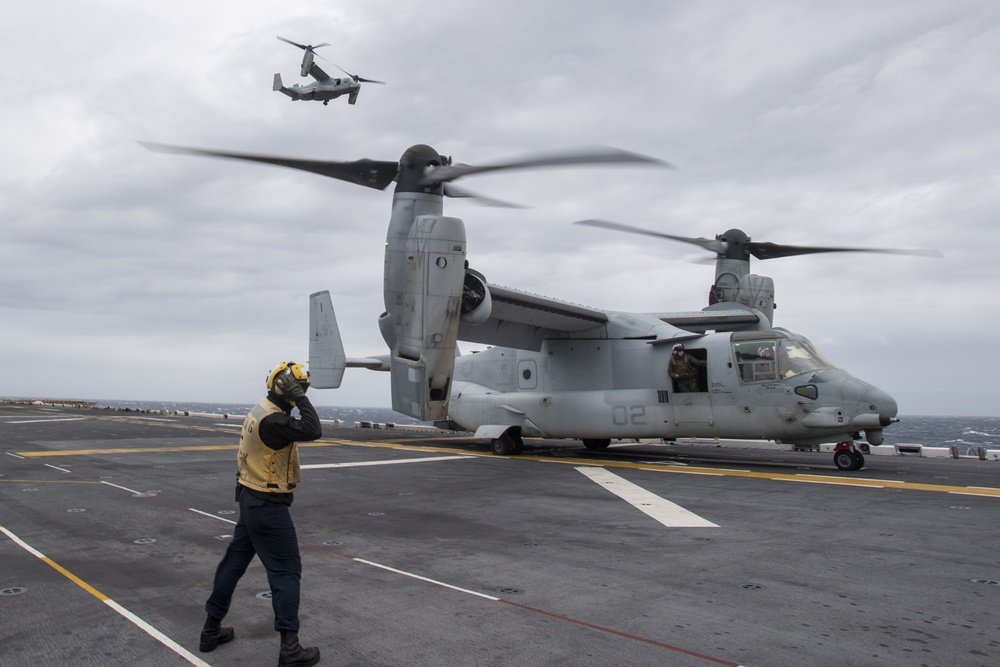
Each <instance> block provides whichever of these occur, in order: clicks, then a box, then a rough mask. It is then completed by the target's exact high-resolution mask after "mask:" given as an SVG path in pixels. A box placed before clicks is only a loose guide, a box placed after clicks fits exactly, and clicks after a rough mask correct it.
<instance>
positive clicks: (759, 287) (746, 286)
mask: <svg viewBox="0 0 1000 667" xmlns="http://www.w3.org/2000/svg"><path fill="white" fill-rule="evenodd" d="M720 302H728V303H739V304H742V305H744V306H748V307H750V308H753V309H754V310H758V311H760V312H761V313H763V314H764V315H765V316H766V317H767V320H768V322H769V323H770V322H774V280H773V279H772V278H770V277H768V276H758V275H756V274H754V273H750V274H745V275H743V276H739V277H737V273H736V272H730V271H722V272H720V273H719V275H717V276H716V279H715V284H714V285H712V289H711V291H710V292H709V295H708V304H709V305H710V306H711V305H714V304H716V303H720Z"/></svg>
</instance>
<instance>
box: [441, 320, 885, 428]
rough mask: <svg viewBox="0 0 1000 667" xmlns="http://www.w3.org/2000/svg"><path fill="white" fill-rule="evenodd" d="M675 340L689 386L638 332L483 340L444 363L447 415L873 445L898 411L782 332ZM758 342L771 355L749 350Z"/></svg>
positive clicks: (489, 421)
mask: <svg viewBox="0 0 1000 667" xmlns="http://www.w3.org/2000/svg"><path fill="white" fill-rule="evenodd" d="M631 317H633V318H634V317H635V316H634V315H633V316H631ZM685 346H686V347H687V349H688V352H687V353H688V354H691V355H693V356H695V357H696V358H700V359H702V360H704V361H706V362H707V363H706V366H705V367H704V368H702V369H701V376H700V378H699V387H698V388H699V390H700V391H696V392H680V391H677V389H676V387H674V386H673V382H672V381H671V380H670V378H669V377H668V375H667V363H668V360H669V357H670V354H671V345H669V344H651V342H650V341H648V340H620V339H617V340H616V339H613V340H608V339H599V338H594V339H563V340H547V341H545V342H544V343H543V345H542V349H541V350H540V351H537V352H535V351H530V350H521V349H511V348H501V347H494V348H490V349H488V350H486V351H483V352H479V353H475V354H469V355H464V356H462V357H461V358H459V359H458V360H457V362H456V365H455V383H454V386H453V389H452V396H451V403H450V406H449V417H450V418H451V419H452V420H453V421H454V422H456V423H458V424H459V425H461V426H462V427H463V428H466V429H468V430H471V431H477V432H479V434H480V435H483V436H491V437H497V436H498V434H499V433H500V432H502V431H503V429H504V427H511V426H516V427H519V428H520V432H521V434H522V435H525V436H539V437H557V438H578V439H594V440H597V439H606V438H610V439H616V438H677V437H720V438H741V439H755V438H759V439H766V440H777V441H780V442H787V443H794V444H817V443H821V442H842V441H851V440H852V438H853V437H855V436H857V435H858V433H859V431H866V435H867V436H868V440H869V442H872V444H879V443H880V442H881V435H882V431H881V429H882V428H883V427H884V426H887V425H888V424H889V423H891V420H892V419H893V418H894V417H895V416H896V413H897V406H896V402H895V401H894V400H893V399H892V397H891V396H889V395H888V394H887V393H886V392H884V391H882V390H880V389H878V388H876V387H874V386H872V385H870V384H868V383H866V382H863V381H861V380H858V379H857V378H855V377H853V376H852V375H851V374H849V373H847V372H846V371H844V370H842V369H839V368H836V367H833V366H832V365H831V364H829V362H827V361H826V360H825V359H823V358H822V357H821V356H820V355H819V354H818V353H817V352H815V348H813V347H812V345H811V344H810V343H809V342H808V341H807V340H805V339H804V338H802V337H801V336H797V335H795V334H791V333H790V332H787V331H783V330H780V329H777V330H765V331H754V332H740V333H731V332H727V333H713V334H706V335H704V336H701V337H699V338H695V339H692V340H689V341H685ZM765 347H766V348H768V349H770V350H772V352H774V353H775V356H774V357H773V358H771V359H761V358H758V357H756V351H757V350H760V349H763V348H765Z"/></svg>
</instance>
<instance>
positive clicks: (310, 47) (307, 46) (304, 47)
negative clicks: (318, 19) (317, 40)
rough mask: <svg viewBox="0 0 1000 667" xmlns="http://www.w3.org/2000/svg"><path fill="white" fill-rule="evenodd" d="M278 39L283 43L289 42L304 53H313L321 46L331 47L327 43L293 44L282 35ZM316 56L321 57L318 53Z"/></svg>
mask: <svg viewBox="0 0 1000 667" xmlns="http://www.w3.org/2000/svg"><path fill="white" fill-rule="evenodd" d="M277 37H278V39H280V40H281V41H283V42H287V43H288V44H291V45H292V46H297V47H299V48H300V49H302V50H303V51H312V50H313V49H318V48H319V47H321V46H330V45H329V44H327V43H326V42H323V43H322V44H316V45H313V44H299V43H298V42H293V41H292V40H290V39H285V38H284V37H282V36H281V35H277ZM316 55H319V54H318V53H317V54H316Z"/></svg>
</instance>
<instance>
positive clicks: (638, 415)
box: [611, 405, 646, 426]
mask: <svg viewBox="0 0 1000 667" xmlns="http://www.w3.org/2000/svg"><path fill="white" fill-rule="evenodd" d="M611 423H612V424H614V425H615V426H628V425H629V424H631V425H632V426H645V425H646V406H645V405H616V406H614V407H612V408H611Z"/></svg>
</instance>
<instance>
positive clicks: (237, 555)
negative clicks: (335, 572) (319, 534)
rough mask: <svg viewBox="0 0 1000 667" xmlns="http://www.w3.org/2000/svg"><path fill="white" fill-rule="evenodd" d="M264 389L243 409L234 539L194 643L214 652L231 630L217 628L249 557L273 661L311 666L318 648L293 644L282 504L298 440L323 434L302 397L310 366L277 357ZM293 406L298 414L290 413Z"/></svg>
mask: <svg viewBox="0 0 1000 667" xmlns="http://www.w3.org/2000/svg"><path fill="white" fill-rule="evenodd" d="M266 384H267V396H266V397H265V398H264V399H262V400H261V401H260V403H258V404H257V405H256V406H254V408H253V409H252V410H250V412H249V413H248V414H247V416H246V419H245V420H244V421H243V431H242V432H241V433H240V451H239V454H238V455H237V458H236V464H237V468H238V472H237V483H236V500H237V501H238V502H239V504H240V518H239V521H237V522H236V527H235V528H234V529H233V539H232V541H231V542H230V543H229V547H228V548H227V549H226V554H225V555H224V556H223V557H222V561H220V562H219V566H218V568H217V569H216V571H215V580H214V584H213V587H212V595H211V596H210V597H209V598H208V601H207V602H205V611H206V612H208V618H207V619H206V620H205V627H204V628H203V629H202V631H201V642H200V644H199V649H200V650H202V651H214V650H215V649H216V647H218V646H219V645H221V644H225V643H227V642H230V641H232V640H233V638H234V637H235V636H236V635H235V632H234V631H233V629H232V628H231V627H225V628H224V627H222V619H223V618H225V616H226V613H227V612H228V611H229V604H230V602H232V599H233V591H235V590H236V584H237V583H238V582H239V580H240V578H241V577H242V576H243V573H244V572H246V569H247V566H249V565H250V561H252V560H253V557H254V556H259V557H260V561H261V563H263V564H264V568H265V569H266V570H267V581H268V584H269V585H270V587H271V606H272V608H273V609H274V629H275V630H276V631H277V632H279V633H281V648H280V652H279V653H278V665H279V667H310V666H311V665H315V664H316V663H317V662H319V649H318V648H315V647H313V648H303V647H302V646H301V645H300V644H299V585H300V579H301V575H302V559H301V558H300V556H299V543H298V538H297V537H296V535H295V525H294V524H293V523H292V516H291V513H290V512H289V508H290V507H291V505H292V492H293V490H294V489H295V487H296V486H297V485H298V483H299V476H300V469H299V450H298V447H297V445H296V443H298V442H303V441H309V440H318V439H319V438H321V437H322V436H323V431H322V427H321V426H320V422H319V415H317V414H316V409H315V408H314V407H313V405H312V403H311V402H310V401H309V399H308V398H306V390H307V389H308V388H309V373H308V372H307V371H306V370H305V368H303V367H302V365H301V364H297V363H295V362H294V361H287V362H282V363H280V364H278V365H277V366H276V367H275V369H274V370H273V371H271V373H270V375H268V377H267V382H266ZM293 407H296V408H298V409H299V418H295V417H293V416H292V415H291V412H292V408H293Z"/></svg>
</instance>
